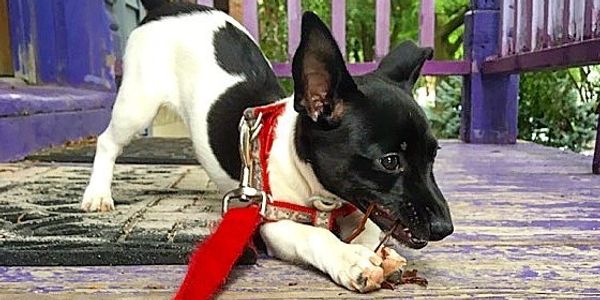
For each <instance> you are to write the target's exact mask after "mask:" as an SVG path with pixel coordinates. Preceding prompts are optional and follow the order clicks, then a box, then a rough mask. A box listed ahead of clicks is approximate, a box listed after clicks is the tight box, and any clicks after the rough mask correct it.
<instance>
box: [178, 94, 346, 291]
mask: <svg viewBox="0 0 600 300" xmlns="http://www.w3.org/2000/svg"><path fill="white" fill-rule="evenodd" d="M285 106H286V102H277V103H273V104H269V105H266V106H261V107H255V108H249V109H247V110H246V111H245V112H244V117H245V118H246V119H247V120H248V119H251V120H256V119H258V118H259V115H260V116H261V117H260V121H261V124H262V129H261V130H260V133H259V135H258V137H257V138H256V139H255V141H254V144H253V147H252V157H253V158H254V159H252V163H253V169H254V170H255V171H254V172H253V174H252V182H253V187H254V188H257V189H259V190H263V191H264V192H266V193H267V194H268V195H271V186H270V181H269V172H268V169H267V166H268V161H269V155H270V152H271V148H272V146H273V141H274V139H275V128H276V126H277V122H278V120H279V117H280V116H281V115H282V114H283V112H284V111H285ZM356 210H357V209H356V208H355V207H354V206H352V205H350V204H346V203H344V204H343V205H341V206H340V207H337V208H334V209H332V210H329V211H323V210H318V209H316V208H313V207H307V206H302V205H297V204H293V203H288V202H285V201H280V200H278V201H270V202H269V203H268V205H267V207H266V211H265V215H264V216H261V214H260V208H259V207H258V205H256V204H251V205H249V206H247V207H239V208H231V209H228V210H227V212H226V213H225V214H224V215H223V219H222V220H221V222H220V224H219V227H218V228H217V229H216V231H215V232H214V233H213V234H212V235H211V236H209V237H208V238H207V239H206V240H205V241H204V242H202V244H200V245H199V246H198V247H197V249H196V251H195V252H194V254H193V255H192V257H191V259H190V263H189V267H188V272H187V274H186V276H185V279H184V281H183V283H182V285H181V287H180V288H179V291H178V292H177V295H176V296H175V299H185V300H187V299H210V298H211V297H212V296H213V295H214V294H215V293H217V291H218V290H219V288H220V287H221V285H222V284H223V283H225V281H226V280H227V276H228V275H229V273H230V272H231V270H232V268H233V266H234V265H235V262H236V261H237V259H238V258H239V257H240V256H241V254H242V252H243V251H244V248H245V247H246V246H247V245H248V244H249V242H250V241H251V238H252V236H253V234H254V232H255V231H256V229H257V228H258V226H260V224H261V223H262V222H274V221H279V220H283V219H291V220H294V221H296V222H300V223H306V224H311V225H314V226H319V227H324V228H328V229H329V230H332V231H333V230H336V229H337V228H336V222H335V220H336V219H337V218H340V217H344V216H347V215H349V214H351V213H353V212H354V211H356Z"/></svg>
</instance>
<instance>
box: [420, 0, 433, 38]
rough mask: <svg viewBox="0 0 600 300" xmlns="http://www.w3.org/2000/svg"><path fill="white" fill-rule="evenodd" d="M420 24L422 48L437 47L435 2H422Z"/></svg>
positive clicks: (428, 0)
mask: <svg viewBox="0 0 600 300" xmlns="http://www.w3.org/2000/svg"><path fill="white" fill-rule="evenodd" d="M419 23H420V25H421V26H420V32H419V43H420V45H421V47H433V46H434V45H435V0H421V13H420V15H419Z"/></svg>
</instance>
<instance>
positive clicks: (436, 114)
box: [424, 76, 462, 138]
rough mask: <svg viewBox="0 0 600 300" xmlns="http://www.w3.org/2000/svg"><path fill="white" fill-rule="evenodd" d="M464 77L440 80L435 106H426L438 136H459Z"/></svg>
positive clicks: (433, 128)
mask: <svg viewBox="0 0 600 300" xmlns="http://www.w3.org/2000/svg"><path fill="white" fill-rule="evenodd" d="M461 88H462V77H460V76H451V77H446V78H445V79H444V80H440V81H439V83H438V85H437V86H436V88H435V95H436V101H435V106H434V107H424V109H425V113H426V114H427V117H428V118H429V120H430V122H431V128H432V130H433V133H434V134H435V136H436V137H438V138H457V137H458V134H459V129H460V110H461V106H460V100H461Z"/></svg>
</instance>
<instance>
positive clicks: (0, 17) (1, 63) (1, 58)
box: [0, 0, 13, 76]
mask: <svg viewBox="0 0 600 300" xmlns="http://www.w3.org/2000/svg"><path fill="white" fill-rule="evenodd" d="M0 75H2V76H12V75H13V65H12V53H11V50H10V34H9V30H8V5H7V0H0Z"/></svg>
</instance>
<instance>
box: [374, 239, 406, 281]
mask: <svg viewBox="0 0 600 300" xmlns="http://www.w3.org/2000/svg"><path fill="white" fill-rule="evenodd" d="M377 255H379V257H381V258H382V259H383V263H382V264H381V266H382V268H383V277H384V278H385V280H386V281H387V282H390V283H396V284H397V283H400V282H401V281H402V272H403V269H404V266H406V258H404V257H402V256H400V254H398V252H396V251H395V250H394V249H392V248H389V247H383V248H381V249H380V250H379V251H378V252H377Z"/></svg>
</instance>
